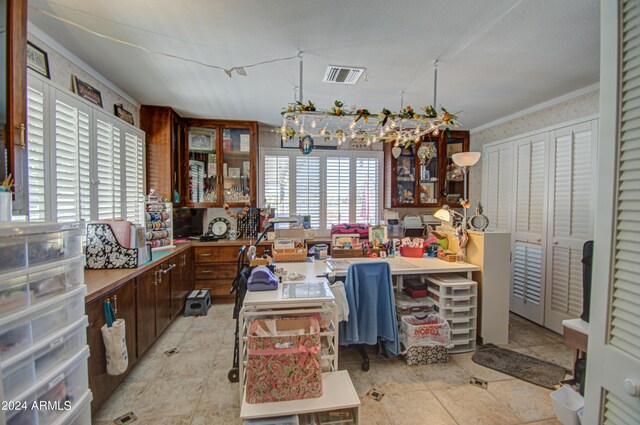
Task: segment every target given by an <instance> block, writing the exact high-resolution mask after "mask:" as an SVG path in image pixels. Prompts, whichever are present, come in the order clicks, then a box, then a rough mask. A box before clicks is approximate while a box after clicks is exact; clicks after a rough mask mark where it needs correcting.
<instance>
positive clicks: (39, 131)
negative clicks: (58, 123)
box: [27, 80, 47, 221]
mask: <svg viewBox="0 0 640 425" xmlns="http://www.w3.org/2000/svg"><path fill="white" fill-rule="evenodd" d="M37 83H38V81H37V80H36V82H32V81H31V80H30V81H29V87H28V89H27V132H28V137H29V138H28V140H29V143H28V150H29V152H28V164H29V166H28V169H29V220H30V221H45V220H46V218H47V217H46V195H45V192H46V191H45V184H46V182H45V170H46V168H47V167H45V147H44V145H45V143H44V141H45V139H44V128H45V127H44V123H45V108H44V104H45V103H44V101H45V98H44V88H43V85H42V84H37ZM36 85H37V86H38V87H37V88H35V87H33V86H36Z"/></svg>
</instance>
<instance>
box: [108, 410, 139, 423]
mask: <svg viewBox="0 0 640 425" xmlns="http://www.w3.org/2000/svg"><path fill="white" fill-rule="evenodd" d="M137 420H138V417H137V416H136V414H135V413H133V412H129V413H125V414H124V415H122V416H120V417H119V418H116V419H114V420H113V423H114V424H117V425H125V424H130V423H133V422H135V421H137Z"/></svg>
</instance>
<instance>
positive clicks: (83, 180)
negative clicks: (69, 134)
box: [78, 111, 91, 221]
mask: <svg viewBox="0 0 640 425" xmlns="http://www.w3.org/2000/svg"><path fill="white" fill-rule="evenodd" d="M90 131H91V129H90V127H89V114H87V113H86V112H83V111H79V113H78V168H79V184H80V218H81V219H82V220H84V221H90V220H91V133H90Z"/></svg>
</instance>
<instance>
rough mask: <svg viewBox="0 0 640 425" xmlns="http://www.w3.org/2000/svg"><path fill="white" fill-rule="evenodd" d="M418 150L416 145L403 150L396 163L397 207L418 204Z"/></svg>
mask: <svg viewBox="0 0 640 425" xmlns="http://www.w3.org/2000/svg"><path fill="white" fill-rule="evenodd" d="M415 151H416V149H415V146H414V145H411V146H408V147H407V148H406V149H402V152H401V153H400V156H398V159H397V162H396V178H395V181H396V188H395V195H396V198H395V201H396V204H397V206H407V205H414V204H415V203H416V153H415Z"/></svg>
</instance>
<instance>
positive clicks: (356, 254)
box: [331, 247, 364, 258]
mask: <svg viewBox="0 0 640 425" xmlns="http://www.w3.org/2000/svg"><path fill="white" fill-rule="evenodd" d="M363 256H364V252H363V251H362V248H347V249H344V248H337V247H336V248H333V247H332V248H331V258H362V257H363Z"/></svg>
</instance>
